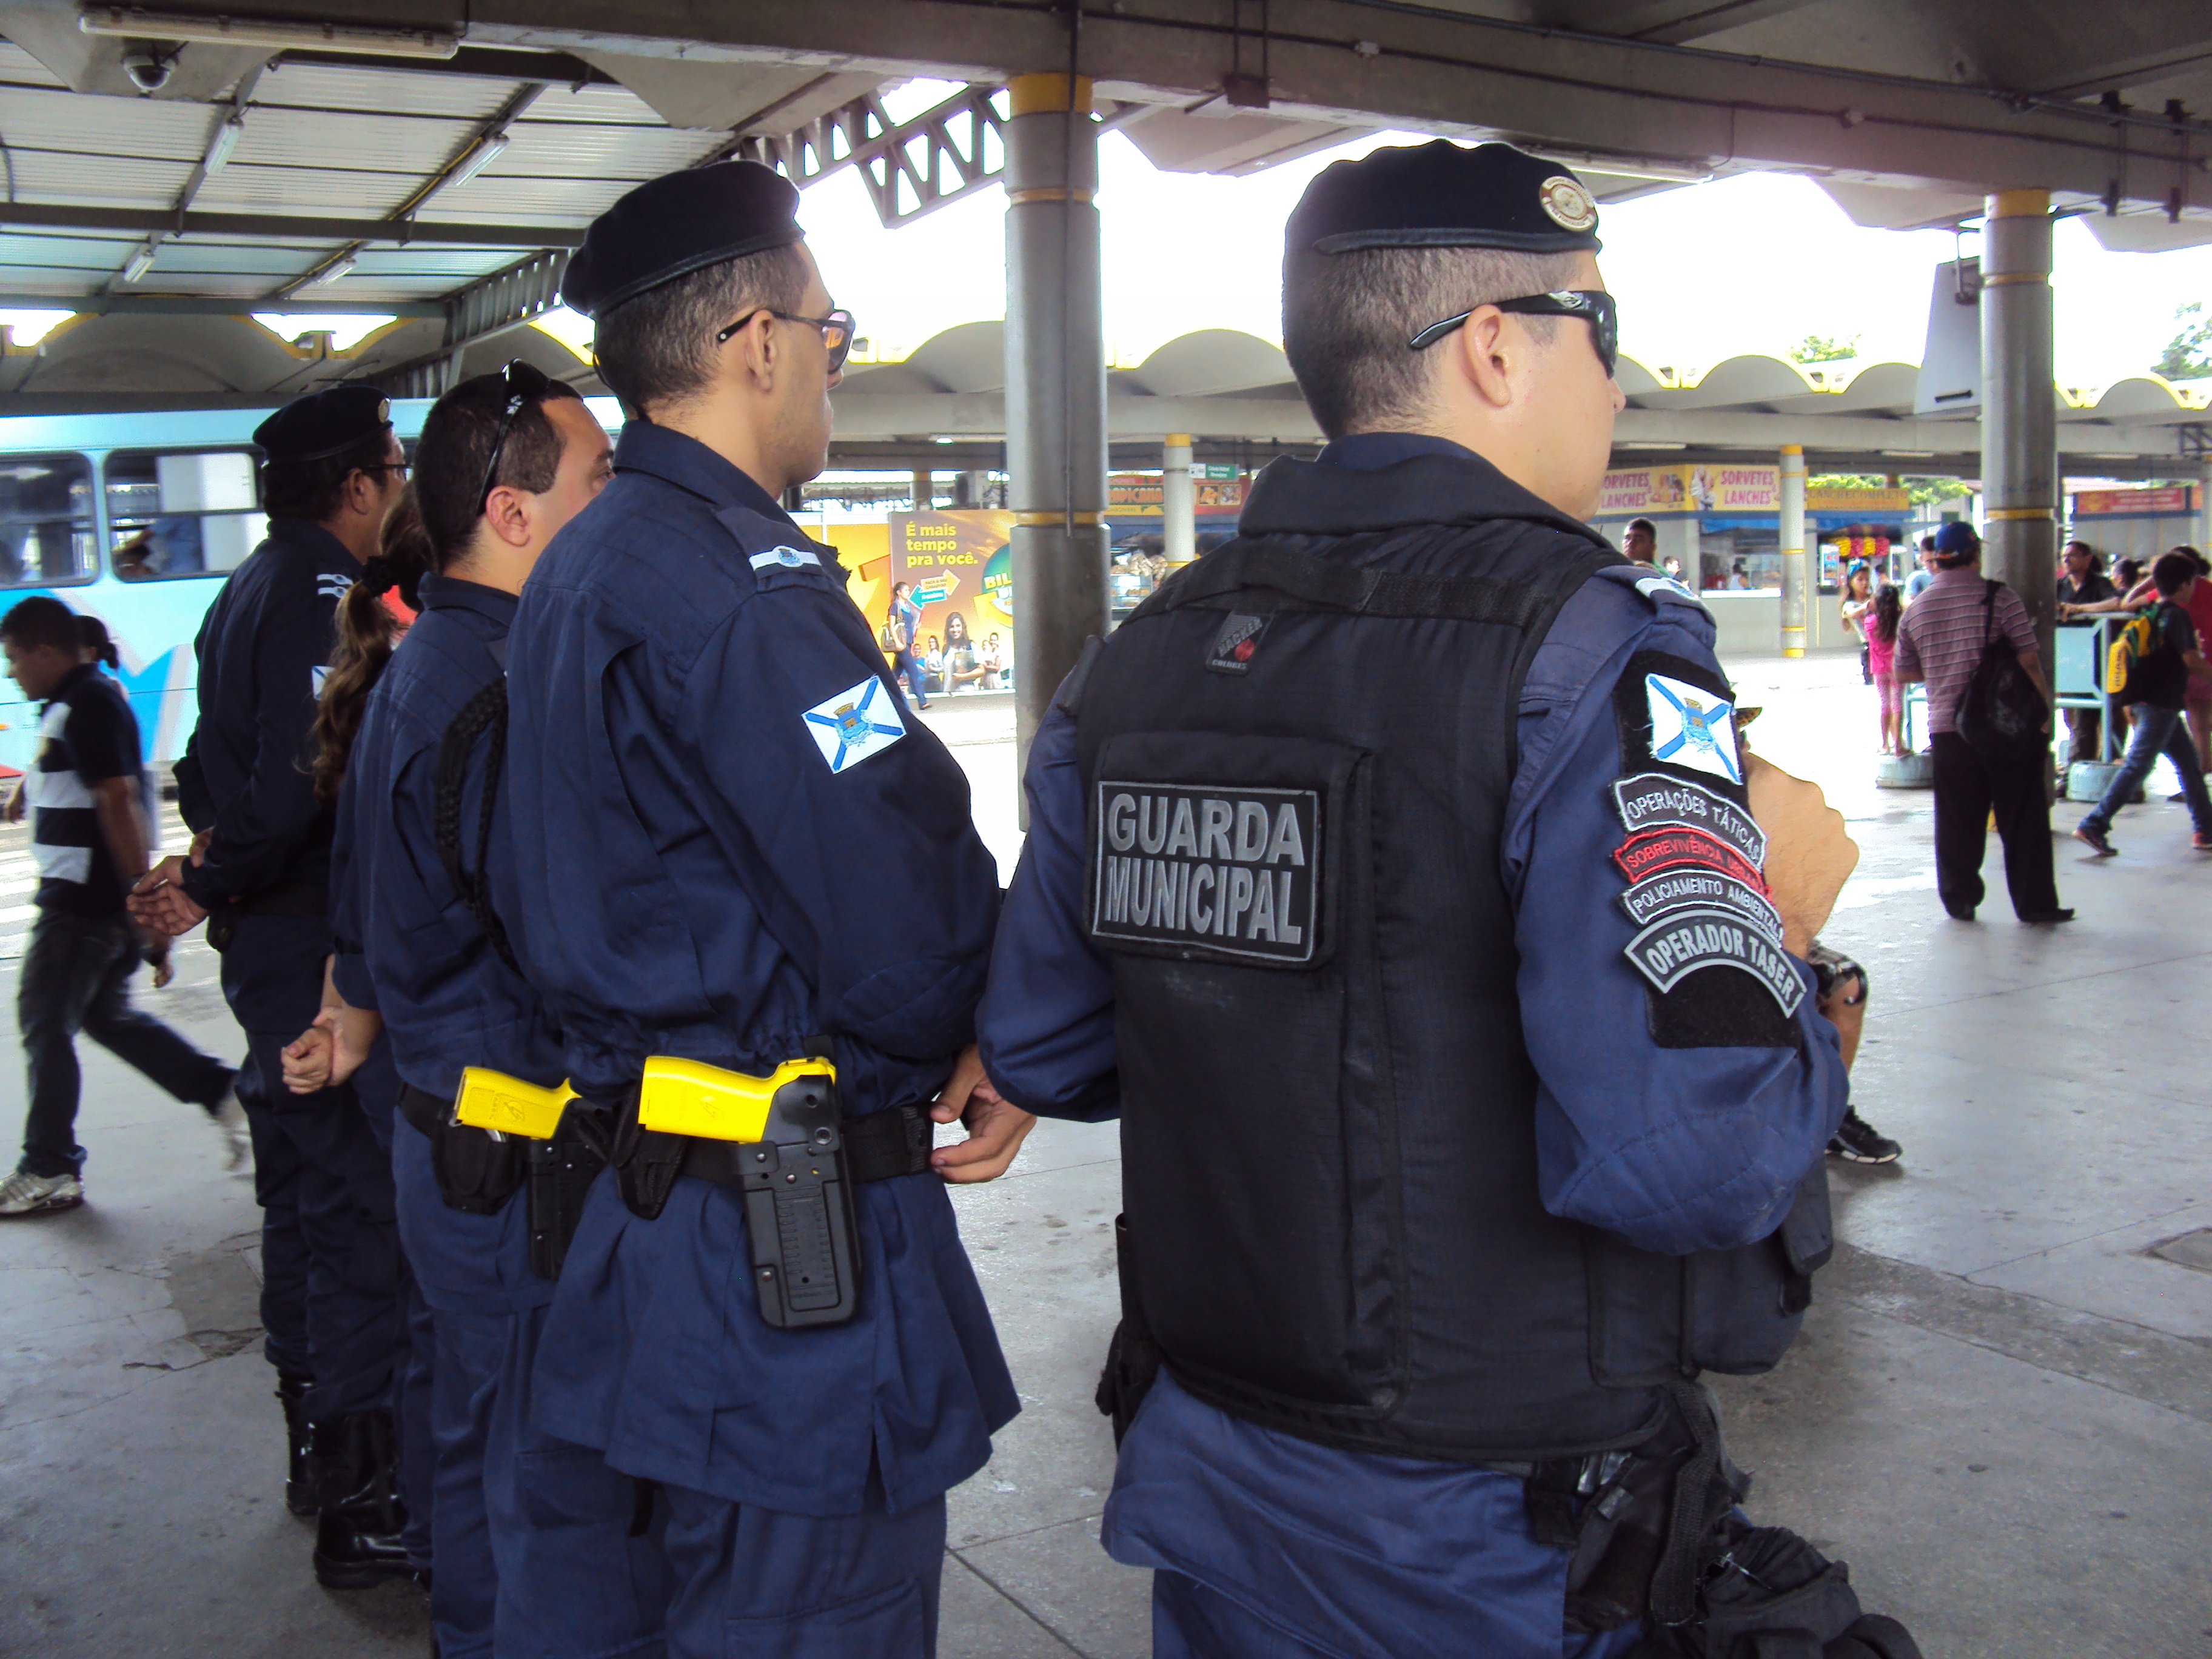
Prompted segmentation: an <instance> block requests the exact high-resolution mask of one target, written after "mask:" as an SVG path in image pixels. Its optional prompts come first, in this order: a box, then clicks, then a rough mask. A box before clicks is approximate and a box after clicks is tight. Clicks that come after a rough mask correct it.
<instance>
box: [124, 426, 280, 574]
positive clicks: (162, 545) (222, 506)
mask: <svg viewBox="0 0 2212 1659" xmlns="http://www.w3.org/2000/svg"><path fill="white" fill-rule="evenodd" d="M106 471H107V528H108V534H109V537H110V538H111V540H110V543H109V547H108V561H109V562H110V563H111V564H112V565H113V566H114V568H115V574H117V575H118V576H119V577H121V578H122V579H123V580H125V581H127V582H136V581H148V580H153V579H154V578H156V577H161V576H203V575H221V574H222V573H223V572H225V571H227V570H231V569H234V568H236V567H237V565H238V563H239V562H240V560H242V559H244V558H245V557H246V555H247V554H248V553H251V552H252V550H253V549H254V546H255V544H258V542H259V541H260V540H261V538H262V537H263V536H264V535H266V534H267V533H268V528H269V520H268V519H267V518H266V517H265V516H264V514H263V513H262V511H261V507H260V503H259V501H258V499H257V498H256V495H255V491H254V486H253V452H252V451H251V450H246V449H216V450H202V451H198V452H196V453H187V454H181V455H162V454H156V453H154V452H152V451H150V450H123V451H118V453H115V454H112V455H110V456H109V457H108V458H107V468H106Z"/></svg>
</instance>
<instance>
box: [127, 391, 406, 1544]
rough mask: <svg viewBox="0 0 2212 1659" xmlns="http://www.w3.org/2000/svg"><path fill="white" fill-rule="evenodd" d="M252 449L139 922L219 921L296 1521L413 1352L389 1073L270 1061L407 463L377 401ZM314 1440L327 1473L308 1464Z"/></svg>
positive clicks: (292, 995)
mask: <svg viewBox="0 0 2212 1659" xmlns="http://www.w3.org/2000/svg"><path fill="white" fill-rule="evenodd" d="M253 441H254V442H256V443H257V444H258V445H260V446H261V449H262V453H264V456H265V457H266V458H267V460H266V464H265V465H264V467H263V469H262V475H261V495H262V505H263V507H264V508H266V509H267V511H268V513H269V538H268V539H267V540H266V541H264V542H263V543H262V544H261V545H260V546H259V547H258V548H256V549H255V550H253V552H252V554H251V555H249V556H247V557H246V560H245V562H242V563H241V564H240V566H239V567H238V568H237V569H235V570H234V571H233V572H231V574H230V576H229V577H228V580H225V582H224V583H223V586H222V592H221V593H219V594H217V595H216V601H215V604H214V605H212V606H211V607H210V609H209V611H208V615H207V620H206V622H205V623H203V624H202V625H201V628H200V635H199V639H198V641H197V652H198V654H199V709H200V715H199V724H198V726H197V728H196V729H195V730H194V731H193V732H192V737H191V743H190V744H189V745H188V746H187V748H186V750H185V757H184V758H183V759H182V760H180V761H179V762H178V763H177V792H178V802H179V805H180V806H181V808H182V809H183V811H184V816H185V823H187V824H189V825H190V826H191V829H193V831H194V832H195V839H194V842H193V846H194V848H195V851H194V853H193V854H191V855H190V856H188V857H186V856H178V857H171V858H167V859H164V860H161V863H160V864H159V865H157V866H155V868H154V869H153V870H152V871H151V872H149V873H148V875H147V876H146V878H145V879H144V880H143V881H142V882H140V883H139V884H138V886H137V891H136V894H135V896H134V897H133V898H132V901H131V909H132V913H133V914H134V915H137V918H138V919H139V920H140V921H142V922H143V923H144V924H146V925H147V926H149V927H155V928H157V929H159V930H161V932H164V933H172V934H174V933H184V932H185V931H186V930H187V929H189V928H191V927H195V926H197V924H198V923H199V922H201V921H209V922H210V927H209V939H208V942H209V943H210V944H211V945H215V946H216V948H217V949H218V950H220V951H222V953H223V957H222V989H223V995H224V997H225V999H226V1000H228V1002H229V1004H230V1010H231V1012H232V1013H233V1015H234V1016H235V1017H236V1018H237V1020H238V1023H239V1024H240V1027H242V1028H243V1029H244V1030H245V1033H246V1064H245V1066H243V1067H242V1068H241V1069H240V1073H239V1075H238V1085H237V1086H238V1095H239V1098H240V1101H242V1102H243V1103H245V1106H246V1119H247V1121H248V1123H249V1124H250V1126H251V1127H252V1134H253V1158H254V1195H255V1197H256V1198H257V1199H258V1200H259V1201H260V1204H261V1206H262V1267H263V1281H262V1296H261V1321H262V1325H263V1328H264V1329H265V1330H266V1331H267V1332H268V1340H267V1345H266V1348H267V1353H268V1356H269V1361H270V1364H273V1365H274V1366H276V1372H277V1376H278V1396H279V1398H280V1399H282V1400H283V1401H284V1405H285V1417H286V1423H287V1426H288V1430H289V1433H290V1436H291V1440H292V1450H293V1459H292V1468H291V1478H290V1480H289V1484H288V1486H287V1490H286V1494H285V1495H286V1500H287V1502H288V1503H289V1504H290V1506H291V1507H292V1508H293V1510H295V1512H298V1513H303V1514H305V1513H313V1512H314V1511H315V1510H318V1509H319V1508H320V1507H322V1506H323V1505H322V1499H323V1498H325V1496H327V1497H329V1498H331V1500H332V1502H333V1504H335V1503H337V1501H338V1500H340V1499H342V1498H345V1497H349V1496H351V1495H352V1492H351V1490H350V1489H351V1488H354V1487H357V1486H359V1485H360V1484H361V1483H362V1481H363V1480H367V1479H368V1478H369V1473H370V1472H369V1469H368V1467H367V1466H368V1465H369V1464H372V1463H378V1464H388V1463H389V1462H391V1459H392V1446H391V1435H390V1431H389V1424H388V1419H387V1418H386V1413H387V1411H388V1408H389V1406H390V1403H391V1388H392V1374H393V1366H394V1360H395V1357H396V1355H397V1354H398V1353H399V1352H402V1343H403V1340H404V1339H403V1337H402V1334H401V1330H402V1328H401V1324H400V1318H399V1311H398V1285H399V1278H398V1275H399V1273H401V1272H402V1271H403V1269H402V1267H401V1265H400V1256H399V1249H398V1237H397V1234H396V1231H395V1228H394V1221H393V1215H392V1168H391V1162H390V1159H389V1158H388V1157H387V1156H386V1152H384V1150H383V1147H382V1146H380V1144H379V1138H378V1136H377V1135H376V1134H375V1133H374V1130H373V1127H372V1125H371V1123H370V1121H369V1119H368V1115H367V1112H368V1111H369V1110H375V1111H380V1112H381V1113H382V1114H383V1115H385V1116H386V1118H387V1119H388V1118H389V1116H390V1115H391V1111H392V1102H393V1099H394V1097H396V1095H397V1093H398V1082H397V1078H396V1076H395V1075H394V1074H393V1073H392V1071H391V1067H390V1062H389V1060H388V1059H383V1058H382V1057H380V1066H373V1067H365V1068H364V1073H363V1075H362V1076H360V1077H358V1078H356V1080H355V1081H354V1082H353V1083H351V1084H349V1085H344V1086H342V1087H340V1088H337V1089H331V1090H324V1091H318V1092H316V1093H314V1094H312V1095H304V1096H302V1095H295V1094H292V1093H290V1092H289V1091H287V1090H286V1088H285V1087H284V1084H283V1061H282V1058H281V1057H282V1054H283V1048H284V1045H285V1044H286V1043H288V1042H291V1041H292V1040H293V1039H294V1038H295V1037H296V1036H299V1034H300V1033H301V1030H304V1029H305V1028H306V1027H307V1025H308V1024H310V1023H311V1022H312V1021H313V1019H314V1018H315V1016H316V1014H317V1013H318V1012H319V1011H320V1009H321V1007H322V987H323V974H324V964H325V961H326V960H327V958H328V957H329V956H330V951H331V928H330V922H329V920H328V908H329V902H328V896H327V894H326V892H325V882H326V879H327V878H328V875H329V871H330V855H331V829H332V823H333V820H332V816H331V811H330V809H329V808H328V807H327V806H325V805H322V804H321V803H319V802H318V801H317V800H316V799H315V791H314V783H313V779H312V777H311V776H310V775H309V771H308V765H309V762H310V759H311V758H312V753H313V750H312V744H311V741H310V737H309V732H310V728H311V727H312V726H313V722H314V716H315V702H316V696H317V694H318V693H319V691H320V690H321V689H322V683H323V676H324V675H325V673H326V672H327V671H328V665H329V662H330V658H331V646H332V644H333V641H334V625H335V620H336V617H337V603H338V600H339V599H341V598H343V595H344V593H345V591H346V590H347V589H348V588H349V587H350V586H353V584H354V582H355V581H356V580H357V579H358V578H359V577H360V575H361V574H362V566H363V565H364V564H365V563H366V562H368V560H369V559H370V558H371V557H373V556H374V554H375V552H376V550H377V544H378V538H379V536H380V532H382V529H383V526H384V520H385V517H386V514H387V513H389V512H390V511H391V508H392V503H393V502H394V501H397V500H398V496H399V492H400V490H401V489H403V488H404V484H405V478H406V471H407V466H406V461H405V459H404V455H403V453H402V452H401V450H400V447H399V441H398V438H397V437H396V436H395V435H393V433H392V420H391V415H390V410H389V406H388V405H387V404H386V401H385V399H384V397H383V394H382V393H380V392H377V391H376V390H375V389H374V387H370V386H337V387H334V388H332V389H331V390H330V391H328V392H315V393H313V394H311V395H309V396H307V397H305V398H300V399H298V400H297V401H296V402H294V403H291V404H287V405H286V406H285V407H284V408H283V409H281V410H278V411H277V412H276V414H274V415H272V416H270V417H269V419H267V420H266V421H264V422H262V423H261V425H260V426H259V427H258V428H256V429H255V431H254V435H253ZM372 1073H379V1074H376V1075H372ZM383 1139H384V1140H385V1141H386V1142H387V1143H388V1141H389V1139H390V1135H389V1133H388V1131H387V1133H386V1135H385V1136H384V1137H383ZM311 1429H313V1430H315V1431H319V1434H318V1435H317V1438H318V1439H319V1442H320V1449H322V1450H323V1452H324V1453H325V1459H326V1465H327V1474H328V1478H327V1479H325V1469H324V1468H311V1466H310V1464H309V1462H308V1459H307V1441H308V1437H309V1431H310V1430H311ZM326 1488H327V1489H328V1490H326ZM338 1488H347V1489H349V1490H346V1491H343V1492H341V1491H339V1490H337V1489H338ZM388 1565H391V1567H392V1571H404V1570H405V1565H406V1564H405V1562H404V1559H400V1560H398V1561H396V1562H393V1563H389V1564H388Z"/></svg>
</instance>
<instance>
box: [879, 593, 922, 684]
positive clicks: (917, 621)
mask: <svg viewBox="0 0 2212 1659" xmlns="http://www.w3.org/2000/svg"><path fill="white" fill-rule="evenodd" d="M920 627H921V606H920V605H916V604H915V602H914V584H912V583H911V582H894V583H893V584H891V608H890V615H889V616H887V617H884V648H885V649H886V650H888V651H890V653H891V671H892V672H893V673H895V674H900V675H903V676H904V677H905V679H906V690H907V695H908V696H910V697H912V698H913V699H914V706H915V708H928V707H929V687H928V685H927V683H926V682H925V681H924V680H923V678H922V673H921V664H920V663H918V662H916V661H915V655H914V650H915V642H916V641H917V638H918V637H919V636H918V635H916V633H915V629H919V628H920Z"/></svg>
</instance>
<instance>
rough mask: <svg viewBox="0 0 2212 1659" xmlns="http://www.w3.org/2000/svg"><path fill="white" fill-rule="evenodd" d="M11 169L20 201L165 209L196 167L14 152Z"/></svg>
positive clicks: (127, 158)
mask: <svg viewBox="0 0 2212 1659" xmlns="http://www.w3.org/2000/svg"><path fill="white" fill-rule="evenodd" d="M191 170H192V167H191V162H189V161H142V160H140V159H139V158H138V157H137V156H134V155H82V154H76V155H72V154H70V153H67V152H64V151H61V150H50V149H47V150H40V149H31V150H15V149H11V150H10V151H9V171H10V172H12V173H14V174H15V200H17V201H19V202H55V203H70V202H90V203H96V204H99V205H100V206H103V207H139V208H165V207H167V206H168V205H169V204H170V203H172V202H173V201H174V200H175V199H176V196H177V191H179V190H180V189H182V188H183V187H184V182H185V178H186V177H187V176H188V175H189V174H190V173H191Z"/></svg>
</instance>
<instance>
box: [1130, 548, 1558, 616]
mask: <svg viewBox="0 0 2212 1659" xmlns="http://www.w3.org/2000/svg"><path fill="white" fill-rule="evenodd" d="M1254 589H1262V590H1267V591H1272V592H1277V593H1281V594H1285V595H1287V596H1288V597H1290V598H1291V599H1297V600H1299V601H1301V602H1302V603H1303V605H1304V606H1306V607H1309V608H1311V609H1314V610H1320V611H1341V612H1343V613H1344V614H1346V615H1347V616H1354V617H1401V618H1404V617H1435V618H1439V619H1442V620H1446V621H1452V622H1474V623H1498V624H1499V625H1502V626H1504V627H1507V628H1514V629H1527V628H1528V627H1529V626H1530V625H1531V624H1532V623H1534V622H1535V621H1536V620H1537V618H1538V617H1541V615H1542V614H1543V612H1544V611H1545V609H1546V605H1547V595H1546V594H1545V593H1544V592H1541V590H1540V589H1538V588H1535V587H1532V586H1528V585H1527V584H1522V583H1514V582H1507V581H1504V580H1499V579H1498V578H1496V577H1491V576H1447V575H1433V574H1425V573H1419V572H1408V571H1399V570H1374V569H1369V568H1365V567H1363V566H1360V565H1356V564H1351V563H1347V562H1345V561H1343V560H1340V559H1321V558H1316V557H1315V556H1313V555H1311V554H1310V553H1299V552H1295V551H1293V550H1291V549H1289V548H1282V547H1267V546H1265V545H1262V544H1257V543H1253V542H1232V543H1231V544H1230V545H1228V546H1227V547H1224V548H1221V549H1219V550H1216V551H1214V552H1212V553H1209V554H1208V555H1206V557H1205V558H1203V559H1201V560H1200V561H1199V562H1198V563H1196V564H1195V565H1194V566H1192V567H1191V568H1189V569H1188V571H1186V572H1185V573H1184V574H1182V576H1181V578H1179V579H1178V580H1174V581H1171V582H1170V583H1168V584H1167V585H1166V586H1163V587H1162V588H1161V589H1159V591H1158V592H1156V593H1155V594H1154V595H1153V596H1152V598H1151V599H1147V600H1146V602H1145V603H1144V604H1143V605H1140V606H1139V608H1138V610H1137V611H1136V613H1135V614H1134V615H1133V616H1132V617H1130V619H1129V620H1130V621H1132V622H1134V621H1136V620H1137V619H1138V618H1139V617H1143V616H1146V615H1147V614H1152V613H1154V612H1156V611H1176V610H1182V609H1185V608H1188V607H1192V606H1201V607H1203V606H1205V605H1206V601H1207V600H1211V599H1220V598H1223V597H1225V596H1226V595H1230V594H1233V593H1239V592H1249V591H1251V590H1254Z"/></svg>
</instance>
